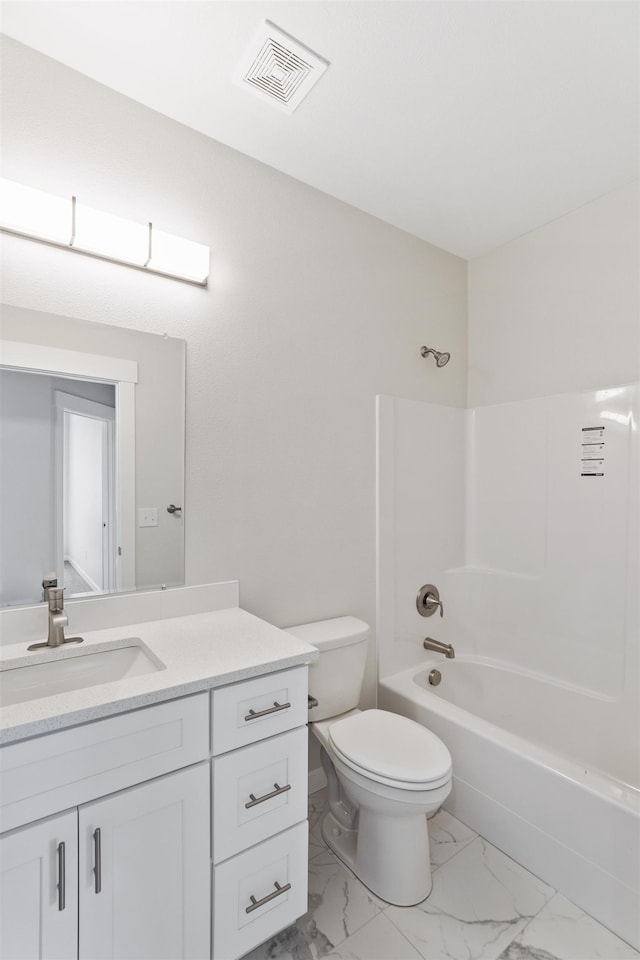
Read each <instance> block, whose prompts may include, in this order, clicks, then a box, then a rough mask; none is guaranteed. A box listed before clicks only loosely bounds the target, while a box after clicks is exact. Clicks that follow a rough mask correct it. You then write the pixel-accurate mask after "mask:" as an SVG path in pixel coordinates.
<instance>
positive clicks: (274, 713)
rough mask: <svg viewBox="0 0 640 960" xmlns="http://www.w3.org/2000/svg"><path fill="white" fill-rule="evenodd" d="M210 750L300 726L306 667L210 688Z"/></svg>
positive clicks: (304, 711)
mask: <svg viewBox="0 0 640 960" xmlns="http://www.w3.org/2000/svg"><path fill="white" fill-rule="evenodd" d="M211 699H212V709H211V723H212V733H211V743H212V744H213V753H214V755H215V754H219V753H226V752H227V750H235V749H236V747H244V746H246V745H247V744H248V743H255V742H256V740H264V739H265V738H266V737H272V736H273V735H274V734H276V733H283V732H284V731H285V730H292V729H293V728H294V727H299V726H302V725H303V724H305V723H306V722H307V719H308V716H307V714H308V704H307V668H306V667H295V668H294V669H293V670H283V671H281V672H280V673H268V674H265V675H264V676H262V677H255V678H254V679H253V680H243V681H241V682H240V683H233V684H230V685H229V686H228V687H220V688H218V689H217V690H213V691H212V692H211Z"/></svg>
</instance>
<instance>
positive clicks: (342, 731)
mask: <svg viewBox="0 0 640 960" xmlns="http://www.w3.org/2000/svg"><path fill="white" fill-rule="evenodd" d="M328 740H329V743H330V745H331V749H332V750H333V751H334V752H335V754H336V756H337V757H338V758H339V759H340V760H341V761H342V762H343V763H344V764H345V766H347V767H349V768H351V769H352V770H354V771H356V772H357V773H359V774H360V775H361V776H363V777H366V778H368V779H370V780H373V781H375V782H377V783H382V784H385V785H387V786H391V787H396V788H399V789H405V790H435V789H437V788H438V787H440V786H443V785H444V784H446V783H448V781H449V780H450V778H451V755H450V754H449V751H448V750H447V748H446V747H445V745H444V744H443V743H442V741H441V740H440V739H439V738H438V737H436V736H435V734H433V733H431V731H429V730H427V729H426V728H425V727H423V726H421V724H419V723H416V722H415V721H414V720H409V719H408V718H407V717H402V716H400V715H398V714H395V713H388V712H387V711H385V710H365V711H363V712H362V713H353V714H351V715H349V716H348V717H345V718H344V719H343V720H338V721H337V722H336V723H333V724H331V726H330V728H329V730H328Z"/></svg>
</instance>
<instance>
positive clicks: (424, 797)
mask: <svg viewBox="0 0 640 960" xmlns="http://www.w3.org/2000/svg"><path fill="white" fill-rule="evenodd" d="M288 632H289V633H291V634H293V635H294V636H295V637H299V638H300V639H301V640H305V641H306V642H307V643H310V644H311V645H312V646H314V647H317V648H318V650H319V651H320V657H319V659H318V660H317V661H316V662H315V663H313V664H312V665H311V667H310V669H309V694H310V696H311V697H313V698H315V699H316V700H317V701H318V704H317V706H314V707H313V709H311V710H310V711H309V719H310V721H311V729H312V732H313V734H314V736H315V737H316V738H317V740H318V741H319V742H320V745H321V759H322V766H323V768H324V771H325V773H326V775H327V782H328V786H329V810H328V812H327V814H326V815H325V817H324V820H323V823H322V836H323V839H324V841H325V843H326V844H327V846H328V847H329V848H330V849H331V850H333V852H334V853H335V854H336V856H337V857H339V859H340V860H342V861H343V863H345V864H346V865H347V866H348V867H349V868H350V869H351V870H352V871H353V872H354V873H355V874H356V876H357V877H359V879H360V880H362V882H363V883H364V884H365V885H366V886H367V887H368V888H369V889H370V890H371V891H372V892H373V893H375V894H376V895H377V896H378V897H381V898H382V899H383V900H386V901H387V902H388V903H393V904H396V905H397V906H411V905H413V904H416V903H420V902H421V901H422V900H424V899H425V897H427V896H428V895H429V893H430V892H431V866H430V860H429V832H428V828H427V818H428V817H430V816H433V814H434V813H435V812H436V810H438V808H439V807H440V805H441V804H442V803H443V801H444V800H445V799H446V798H447V796H448V795H449V792H450V790H451V755H450V754H449V751H448V750H447V748H446V747H445V745H444V744H443V743H442V741H441V740H439V739H438V737H436V736H435V734H433V733H431V732H430V731H429V730H427V729H426V728H425V727H423V726H422V725H421V724H419V723H416V722H415V721H414V720H409V719H408V718H407V717H401V716H399V715H397V714H394V713H388V712H387V711H385V710H364V711H361V710H358V709H357V704H358V701H359V699H360V689H361V686H362V679H363V676H364V668H365V662H366V656H367V644H368V639H369V627H368V625H367V624H366V623H365V622H364V621H363V620H358V619H357V618H356V617H338V618H336V619H334V620H321V621H318V622H316V623H305V624H301V625H300V626H297V627H290V628H289V630H288Z"/></svg>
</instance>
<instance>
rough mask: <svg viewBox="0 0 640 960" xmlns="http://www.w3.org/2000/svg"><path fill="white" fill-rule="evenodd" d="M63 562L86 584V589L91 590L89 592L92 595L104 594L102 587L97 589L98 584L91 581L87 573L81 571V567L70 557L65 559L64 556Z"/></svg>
mask: <svg viewBox="0 0 640 960" xmlns="http://www.w3.org/2000/svg"><path fill="white" fill-rule="evenodd" d="M64 562H65V563H68V564H69V566H71V567H73V569H74V570H75V572H76V573H77V574H78V576H79V577H82V579H83V580H84V582H85V583H86V584H87V586H88V587H90V588H91V590H92V592H93V593H104V592H105V591H104V589H103V588H102V587H99V586H98V584H97V583H96V582H95V580H92V579H91V577H90V576H89V574H88V573H85V571H84V570H83V569H82V567H81V566H80V564H79V563H77V562H76V561H75V560H74V559H73V558H72V557H66V556H65V558H64Z"/></svg>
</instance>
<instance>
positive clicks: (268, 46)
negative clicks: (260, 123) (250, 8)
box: [234, 20, 329, 113]
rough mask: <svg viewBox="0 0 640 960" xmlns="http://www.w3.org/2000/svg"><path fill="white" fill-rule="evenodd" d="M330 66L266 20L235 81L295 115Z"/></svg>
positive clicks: (239, 66) (240, 66) (238, 70)
mask: <svg viewBox="0 0 640 960" xmlns="http://www.w3.org/2000/svg"><path fill="white" fill-rule="evenodd" d="M328 66H329V63H328V61H327V60H323V58H322V57H319V56H318V55H317V54H316V53H314V52H313V51H312V50H309V48H308V47H305V46H303V45H302V44H301V43H299V42H298V41H297V40H294V39H293V37H290V36H288V34H286V33H284V32H283V31H282V30H280V28H279V27H276V26H275V25H274V24H273V23H270V22H269V21H268V20H265V22H264V23H263V24H262V26H261V27H260V29H259V30H258V32H257V33H256V35H255V37H254V38H253V41H252V43H251V45H250V46H249V49H248V50H247V52H246V53H245V55H244V57H243V58H242V60H241V61H240V64H239V65H238V69H237V71H236V73H235V77H234V79H235V80H236V82H238V83H240V84H241V85H242V86H243V87H244V88H245V89H249V90H251V91H252V92H253V93H255V94H256V95H257V96H259V97H260V98H261V99H263V100H266V101H268V102H269V103H271V104H274V106H277V107H280V109H281V110H284V111H286V113H293V111H294V110H295V109H296V107H297V106H298V104H299V103H300V102H301V100H303V99H304V97H306V95H307V94H308V93H309V90H311V87H312V86H313V85H314V84H315V83H317V81H318V80H319V79H320V77H321V76H322V74H323V73H324V71H325V70H326V69H327V67H328Z"/></svg>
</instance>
